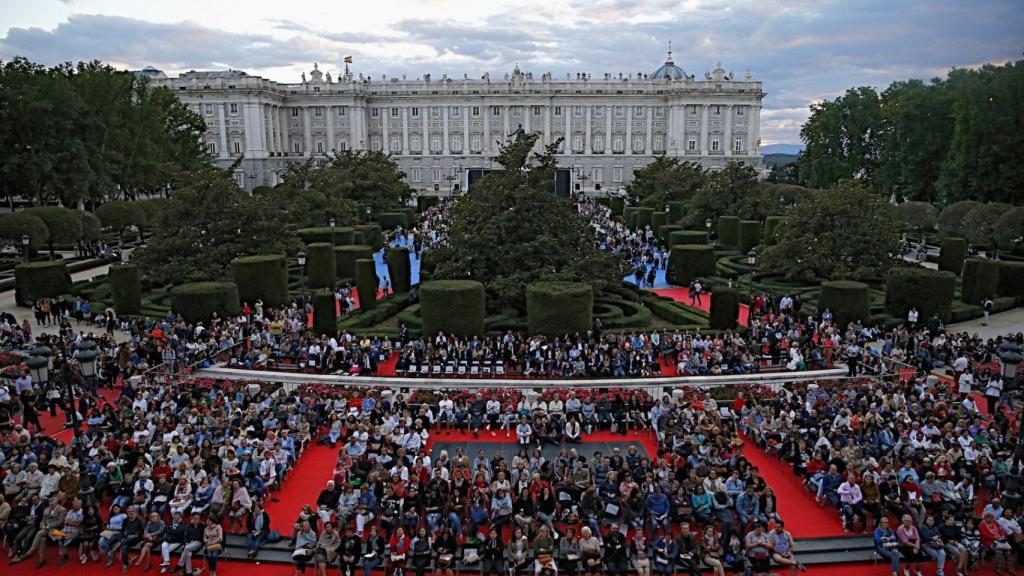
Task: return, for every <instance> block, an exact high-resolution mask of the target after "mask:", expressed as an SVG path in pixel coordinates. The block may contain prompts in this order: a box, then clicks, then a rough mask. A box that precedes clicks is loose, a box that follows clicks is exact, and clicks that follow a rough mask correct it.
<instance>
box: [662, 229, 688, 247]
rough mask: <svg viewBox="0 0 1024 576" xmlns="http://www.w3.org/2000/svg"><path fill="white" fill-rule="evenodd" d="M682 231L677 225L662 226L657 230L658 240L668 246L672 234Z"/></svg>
mask: <svg viewBox="0 0 1024 576" xmlns="http://www.w3.org/2000/svg"><path fill="white" fill-rule="evenodd" d="M682 229H683V227H682V226H680V225H679V224H665V225H664V226H662V227H661V229H660V230H658V239H659V240H661V243H662V244H664V245H665V246H668V245H669V239H670V237H671V236H672V233H673V232H675V231H676V230H682Z"/></svg>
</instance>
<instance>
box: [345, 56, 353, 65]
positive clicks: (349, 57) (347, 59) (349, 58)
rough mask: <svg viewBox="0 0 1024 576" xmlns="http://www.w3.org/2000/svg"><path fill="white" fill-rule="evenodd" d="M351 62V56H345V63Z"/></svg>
mask: <svg viewBox="0 0 1024 576" xmlns="http://www.w3.org/2000/svg"><path fill="white" fill-rule="evenodd" d="M351 63H352V57H351V56H345V64H351Z"/></svg>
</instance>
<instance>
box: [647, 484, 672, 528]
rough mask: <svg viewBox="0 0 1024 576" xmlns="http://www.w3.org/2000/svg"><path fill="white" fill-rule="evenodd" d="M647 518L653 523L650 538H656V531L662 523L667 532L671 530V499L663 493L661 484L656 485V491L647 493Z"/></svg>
mask: <svg viewBox="0 0 1024 576" xmlns="http://www.w3.org/2000/svg"><path fill="white" fill-rule="evenodd" d="M646 504H647V518H648V522H649V523H650V525H651V536H650V539H651V540H654V534H655V531H656V530H657V529H658V525H659V524H660V525H661V527H662V529H663V530H664V531H665V532H668V531H669V519H668V512H669V505H670V503H669V499H668V496H666V495H665V494H663V493H662V491H661V486H658V485H655V486H654V492H651V493H650V494H648V495H647V502H646Z"/></svg>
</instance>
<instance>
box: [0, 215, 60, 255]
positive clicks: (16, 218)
mask: <svg viewBox="0 0 1024 576" xmlns="http://www.w3.org/2000/svg"><path fill="white" fill-rule="evenodd" d="M25 234H28V237H29V245H30V246H32V247H33V248H35V249H39V248H41V247H43V246H46V241H47V239H48V238H49V235H50V231H49V230H48V229H47V228H46V223H45V222H43V221H42V220H40V219H39V218H38V217H37V216H33V215H31V214H26V213H25V212H15V213H13V214H4V215H3V216H0V238H3V239H4V240H6V241H8V242H10V243H12V244H14V245H16V246H17V247H18V250H21V249H22V246H21V237H22V236H23V235H25Z"/></svg>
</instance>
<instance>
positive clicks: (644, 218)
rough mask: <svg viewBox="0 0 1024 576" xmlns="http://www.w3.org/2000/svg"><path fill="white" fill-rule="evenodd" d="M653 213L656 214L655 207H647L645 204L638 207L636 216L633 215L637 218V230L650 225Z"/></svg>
mask: <svg viewBox="0 0 1024 576" xmlns="http://www.w3.org/2000/svg"><path fill="white" fill-rule="evenodd" d="M652 214H654V209H653V208H647V207H644V206H641V207H639V208H637V209H636V216H634V217H633V218H634V219H635V220H634V222H635V224H636V226H634V228H636V229H637V230H643V229H644V228H646V227H647V226H650V225H651V215H652Z"/></svg>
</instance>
